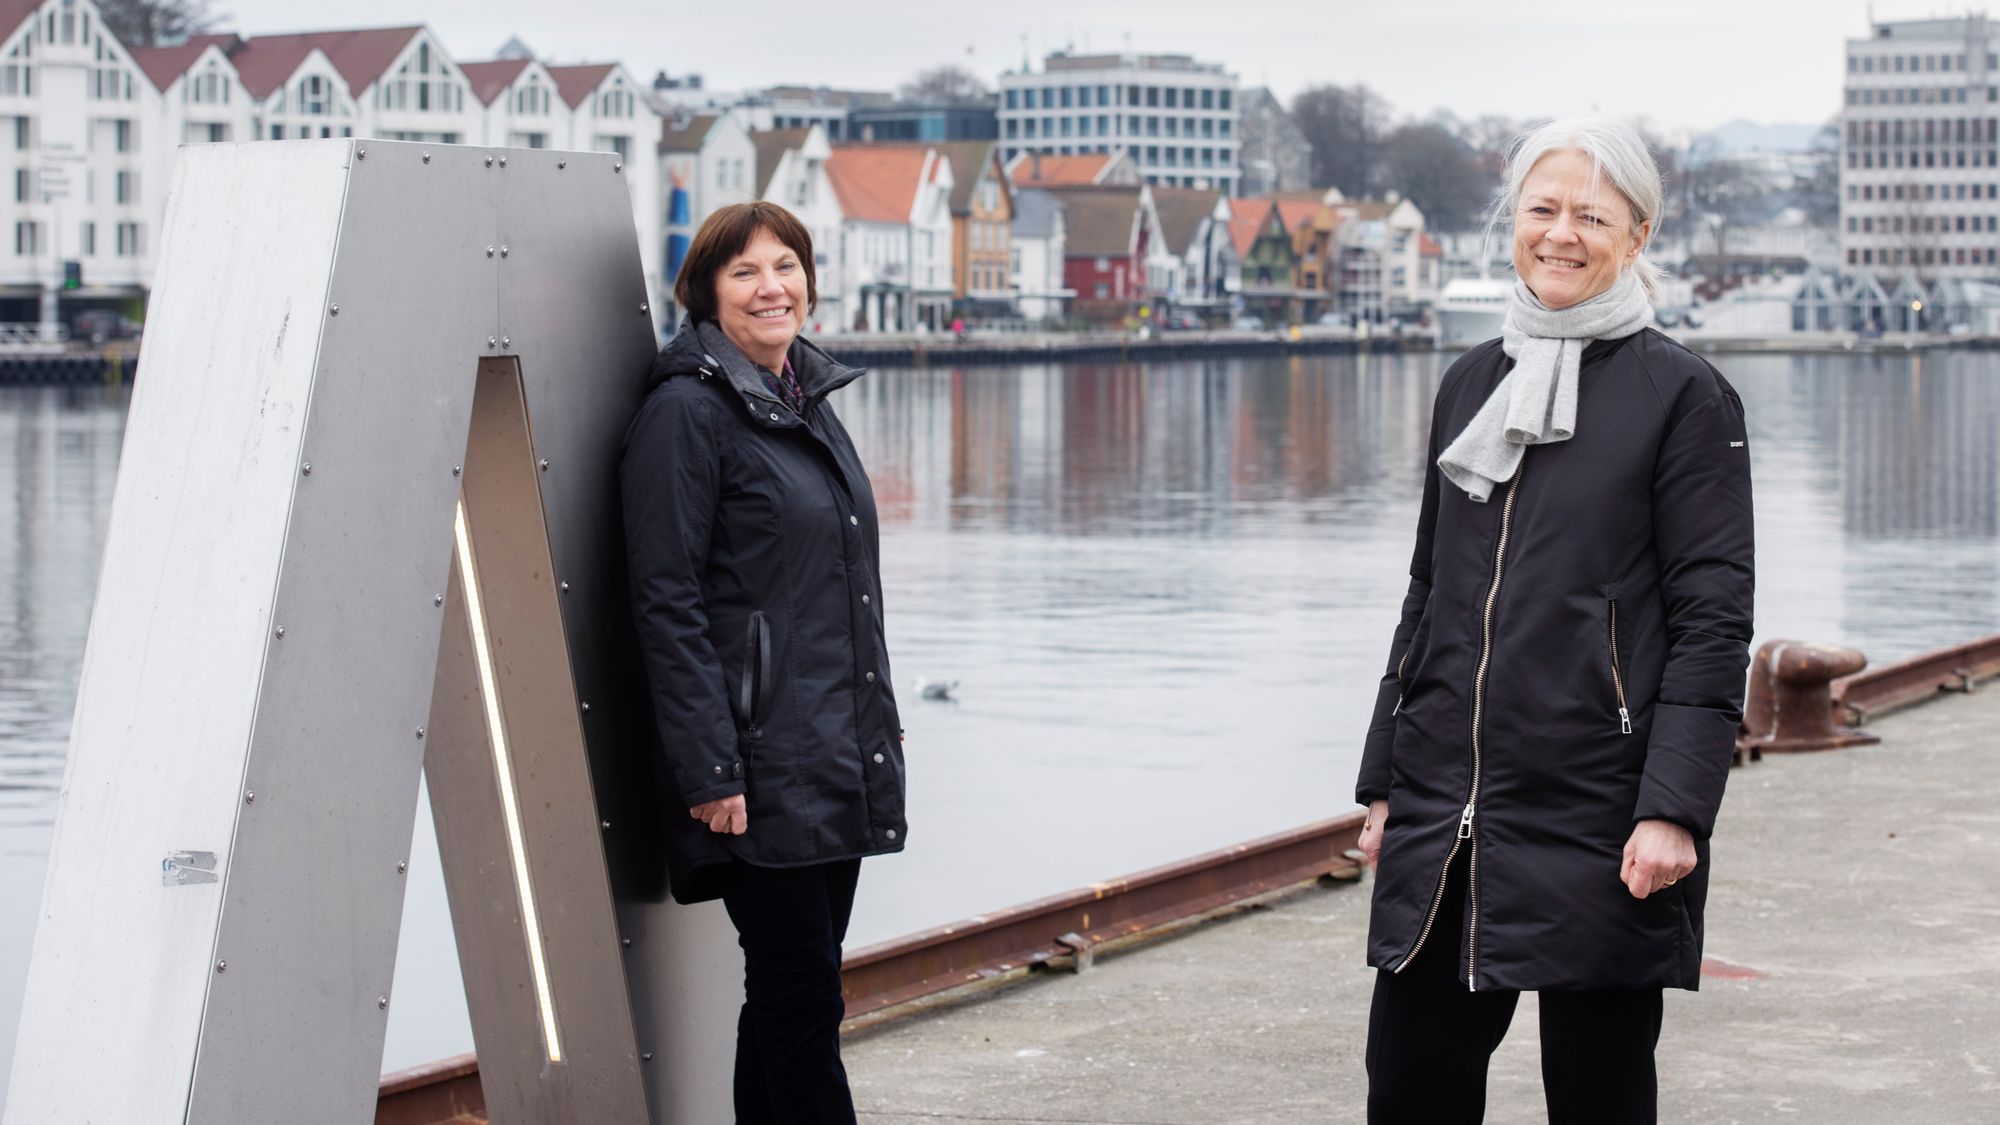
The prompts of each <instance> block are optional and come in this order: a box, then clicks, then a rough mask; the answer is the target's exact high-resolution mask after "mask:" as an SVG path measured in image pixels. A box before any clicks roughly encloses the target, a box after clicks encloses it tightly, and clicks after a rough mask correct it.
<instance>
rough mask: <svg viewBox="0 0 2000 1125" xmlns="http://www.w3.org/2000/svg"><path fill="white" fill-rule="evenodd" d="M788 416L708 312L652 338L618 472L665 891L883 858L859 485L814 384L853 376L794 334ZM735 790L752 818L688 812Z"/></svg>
mask: <svg viewBox="0 0 2000 1125" xmlns="http://www.w3.org/2000/svg"><path fill="white" fill-rule="evenodd" d="M791 362H792V370H793V371H794V372H795V373H796V374H797V376H798V378H799V381H800V384H801V386H802V387H803V388H804V390H805V393H806V400H807V401H806V406H805V409H804V412H803V414H795V413H793V412H792V410H791V409H790V408H788V407H787V406H786V405H785V404H784V403H783V402H781V401H780V400H779V398H778V396H777V395H775V394H773V393H772V392H771V390H770V389H769V388H768V387H767V386H766V385H765V382H764V379H763V376H762V374H761V373H760V372H759V371H758V369H757V368H756V367H755V366H754V365H753V364H752V363H751V362H750V360H749V359H747V358H746V357H745V356H744V355H743V353H742V352H741V351H739V350H737V348H736V347H735V346H734V345H733V344H731V343H730V342H729V339H728V337H726V336H725V335H724V334H723V333H722V330H721V329H720V328H719V327H717V326H716V325H715V324H714V323H712V322H711V323H704V324H702V325H700V326H698V327H693V328H684V329H683V330H682V331H681V332H680V333H679V334H678V335H676V336H675V337H674V338H673V340H671V341H670V342H668V344H667V346H666V347H665V348H663V349H661V351H660V354H659V357H658V359H657V360H655V362H654V365H653V375H652V379H653V386H652V389H651V391H650V392H649V394H648V395H647V397H646V400H645V402H644V404H643V405H641V406H640V408H639V413H638V415H637V416H636V417H635V418H634V419H633V421H632V425H631V429H630V430H629V431H628V432H627V434H626V437H625V448H624V459H623V464H622V467H621V470H620V484H621V490H622V493H623V495H622V502H623V506H624V514H625V543H626V557H627V563H628V566H629V569H630V579H631V590H632V612H633V617H634V621H635V624H636V627H637V632H638V638H639V648H640V653H641V656H642V659H643V662H644V664H645V671H646V681H647V685H648V688H649V698H650V700H651V703H652V710H653V715H654V719H655V722H656V725H657V728H658V731H659V740H660V750H661V752H662V754H663V755H664V758H665V761H666V763H667V765H668V767H669V769H668V774H669V780H670V785H669V788H670V789H672V790H678V794H679V799H680V801H681V806H680V807H677V808H666V809H662V810H660V812H659V815H660V816H662V817H663V818H664V819H665V820H666V822H667V825H666V828H667V833H666V835H667V842H668V869H669V877H670V879H671V886H672V891H673V895H674V897H675V898H676V899H677V900H679V901H681V902H697V901H701V900H702V899H707V898H713V897H715V896H716V895H717V894H718V893H719V885H717V883H716V880H715V879H714V878H713V876H714V874H715V871H714V869H713V866H712V865H715V864H718V863H722V862H725V861H727V860H728V859H729V858H730V857H731V856H734V857H737V858H740V859H742V860H744V861H745V862H748V863H752V864H757V865H759V866H767V867H794V866H803V865H807V864H815V863H827V862H831V861H834V860H840V859H849V858H853V857H856V856H866V855H877V854H880V853H884V852H894V851H900V850H901V849H902V847H903V844H904V840H905V838H906V836H907V826H906V825H905V823H904V821H903V750H902V739H901V728H900V724H899V722H898V718H897V712H896V700H895V696H894V693H893V692H892V691H891V689H890V677H889V657H888V648H887V644H886V641H885V638H884V634H883V627H882V583H881V577H880V570H879V567H878V565H877V559H878V557H879V548H878V541H877V529H876V522H875V497H874V493H873V491H872V490H871V489H870V488H869V485H868V476H867V474H866V473H865V472H864V471H863V470H862V467H861V460H860V458H859V457H858V456H857V455H856V453H855V451H854V443H853V442H852V441H851V440H850V439H849V438H848V436H847V431H846V429H845V428H844V427H842V425H841V424H840V419H839V418H838V417H837V416H836V415H835V414H834V412H833V409H832V408H831V407H829V406H827V405H826V401H825V400H826V396H827V394H828V393H829V392H831V391H833V390H835V389H837V388H839V387H842V386H845V385H847V384H848V383H850V382H853V381H854V379H855V378H857V377H858V376H860V374H861V372H860V371H858V370H855V369H853V368H849V367H844V366H842V365H841V364H839V363H837V362H835V361H834V359H833V358H832V357H831V356H829V355H827V354H826V353H825V352H824V351H821V350H820V349H819V348H818V347H816V346H814V345H813V344H811V343H809V342H808V341H806V340H804V339H803V338H801V339H799V340H797V341H795V342H794V343H793V345H792V349H791ZM739 793H741V794H745V796H746V800H745V804H746V806H747V808H748V811H749V831H748V832H747V833H746V834H744V835H742V836H730V835H719V834H716V833H712V832H710V831H709V830H708V827H707V826H706V825H704V824H702V823H701V822H699V821H697V820H694V819H693V818H691V817H689V816H688V815H687V809H688V808H691V807H693V806H694V805H697V804H701V803H702V802H705V801H712V800H716V799H719V798H723V797H729V796H734V795H736V794H739Z"/></svg>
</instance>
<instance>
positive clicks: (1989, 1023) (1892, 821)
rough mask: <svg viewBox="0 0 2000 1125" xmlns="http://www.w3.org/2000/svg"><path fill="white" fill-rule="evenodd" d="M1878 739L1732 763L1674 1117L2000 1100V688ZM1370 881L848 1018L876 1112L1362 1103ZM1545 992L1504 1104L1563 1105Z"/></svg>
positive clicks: (1777, 1115) (1032, 1118)
mask: <svg viewBox="0 0 2000 1125" xmlns="http://www.w3.org/2000/svg"><path fill="white" fill-rule="evenodd" d="M1870 729H1871V730H1874V731H1875V732H1876V733H1878V734H1880V735H1882V736H1883V743H1882V744H1881V745H1880V746H1872V747H1860V748H1851V749H1846V750H1837V751H1830V752H1826V753H1820V754H1810V755H1795V756H1788V757H1771V758H1766V759H1765V760H1764V761H1762V762H1760V763H1757V764H1754V765H1752V766H1750V767H1748V768H1746V769H1740V770H1737V771H1735V772H1734V774H1733V776H1732V777H1731V779H1730V787H1729V795H1728V798H1727V800H1726V802H1725V804H1724V807H1723V812H1722V818H1721V821H1720V825H1719V828H1718V831H1717V835H1716V838H1715V842H1714V849H1713V857H1712V858H1713V863H1714V868H1715V870H1714V876H1713V882H1712V885H1711V889H1710V894H1709V906H1708V940H1707V952H1708V954H1709V956H1710V957H1711V958H1714V959H1717V960H1719V961H1720V962H1724V963H1726V966H1728V967H1733V970H1740V971H1733V970H1732V969H1731V968H1724V969H1723V973H1724V975H1711V976H1709V977H1708V978H1707V979H1705V980H1704V981H1703V984H1702V989H1701V991H1700V992H1699V993H1687V992H1669V993H1668V995H1667V1015H1666V1030H1665V1033H1664V1035H1663V1037H1662V1040H1661V1044H1660V1051H1659V1059H1660V1076H1661V1086H1662V1093H1661V1120H1662V1121H1663V1122H1701V1123H1703V1125H1727V1123H1738V1122H1741V1123H1750V1122H1767V1121H1772V1122H1774V1121H1784V1122H1792V1123H1811V1125H1884V1123H1902V1122H1911V1123H1923V1125H1930V1123H1959V1122H1966V1123H1973V1122H2000V682H1991V683H1989V684H1988V685H1986V690H1985V691H1984V692H1982V693H1978V694H1974V695H1970V696H1952V697H1947V698H1944V699H1941V700H1939V701H1937V702H1934V703H1930V704H1926V705H1924V706H1921V707H1918V708H1914V709H1912V710H1909V711H1905V712H1902V713H1899V714H1895V715H1891V716H1888V717H1886V718H1884V719H1881V720H1879V721H1878V722H1877V723H1876V724H1874V725H1873V726H1872V727H1871V728H1870ZM1366 898H1367V887H1366V884H1363V885H1362V886H1360V887H1353V886H1335V887H1330V888H1314V889H1308V890H1304V891H1301V892H1299V893H1296V894H1292V895H1289V896H1286V897H1283V898H1281V899H1278V900H1275V901H1271V902H1269V903H1267V904H1265V905H1263V906H1262V907H1259V908H1257V909H1252V910H1249V911H1245V912H1242V913H1239V914H1235V915H1232V916H1229V917H1227V918H1224V919H1220V920H1215V921H1209V922H1204V923H1200V924H1198V925H1195V926H1193V927H1190V928H1188V929H1186V930H1184V931H1182V932H1181V933H1179V934H1178V935H1176V936H1173V937H1170V938H1165V939H1162V940H1158V941H1154V942H1150V943H1146V944H1142V945H1139V946H1136V947H1134V948H1132V949H1130V950H1128V951H1125V952H1122V953H1116V954H1100V956H1099V958H1098V961H1097V966H1096V967H1095V968H1094V969H1092V970H1091V971H1090V972H1088V973H1085V974H1082V975H1080V976H1072V975H1068V974H1043V975H1037V976H1035V977H1032V978H1030V979H1028V980H1026V981H1023V982H1021V983H1018V984H1015V985H1012V986H1007V987H1002V988H997V989H993V990H989V991H987V992H984V993H981V994H978V995H977V996H975V997H972V998H969V999H965V1000H960V1001H955V1002H947V1003H943V1004H939V1005H934V1006H932V1007H931V1008H930V1009H928V1010H926V1011H924V1012H921V1013H918V1014H915V1015H911V1016H906V1017H903V1018H900V1019H896V1020H891V1021H888V1022H884V1023H880V1024H877V1025H875V1026H873V1027H869V1028H861V1029H856V1030H854V1031H851V1032H850V1033H849V1035H848V1037H847V1043H846V1047H845V1053H846V1058H847V1063H848V1070H849V1073H850V1075H851V1077H852V1080H853V1083H854V1089H855V1100H856V1105H857V1108H858V1109H859V1110H860V1117H861V1120H862V1122H864V1123H865V1125H919V1123H932V1122H940V1121H944V1122H953V1121H965V1122H1064V1123H1073V1125H1223V1123H1265V1122H1287V1123H1289V1122H1349V1121H1357V1122H1358V1121H1360V1120H1362V1117H1363V1114H1362V1105H1363V1100H1364V1093H1365V1089H1366V1082H1365V1076H1364V1075H1363V1073H1362V1066H1361V1052H1362V1046H1363V1040H1364V1037H1365V1032H1366V1019H1367V1005H1368V994H1369V989H1370V987H1371V984H1372V974H1371V971H1370V970H1368V969H1366V968H1364V967H1363V965H1362V940H1363V934H1364V932H1365V929H1366V924H1367V919H1366V907H1367V901H1366ZM1535 1013H1536V1009H1535V1004H1534V1002H1533V999H1532V998H1524V999H1523V1002H1522V1004H1521V1007H1520V1009H1519V1012H1518V1013H1517V1015H1516V1016H1515V1020H1514V1026H1513V1030H1512V1032H1511V1033H1510V1035H1509V1037H1508V1039H1507V1042H1506V1043H1505V1045H1503V1046H1502V1048H1501V1049H1500V1051H1499V1053H1498V1054H1497V1055H1496V1056H1495V1058H1494V1068H1493V1075H1492V1080H1491V1085H1490V1100H1489V1109H1488V1113H1487V1120H1488V1121H1489V1122H1495V1123H1501V1125H1512V1123H1524V1122H1533V1121H1540V1120H1543V1119H1544V1113H1543V1110H1542V1104H1541V1083H1540V1076H1539V1071H1538V1066H1539V1046H1538V1043H1537V1036H1536V1034H1535Z"/></svg>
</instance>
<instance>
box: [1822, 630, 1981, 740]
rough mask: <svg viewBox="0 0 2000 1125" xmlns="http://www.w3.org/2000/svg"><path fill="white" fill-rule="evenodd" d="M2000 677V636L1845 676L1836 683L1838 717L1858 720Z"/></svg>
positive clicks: (1835, 702)
mask: <svg viewBox="0 0 2000 1125" xmlns="http://www.w3.org/2000/svg"><path fill="white" fill-rule="evenodd" d="M1995 676H2000V634H1995V635H1994V636H1990V637H1983V638H1981V639H1979V640H1976V641H1967V642H1966V643H1965V644H1962V645H1953V646H1952V647H1950V648H1944V649H1938V650H1937V651H1935V652H1927V653H1923V654H1921V655H1918V656H1913V657H1911V658H1909V659H1908V660H1899V661H1897V662H1896V663H1894V664H1885V665H1883V666H1882V667H1880V668H1870V669H1867V670H1865V671H1861V672H1856V673H1855V674H1854V675H1852V676H1843V677H1841V678H1840V679H1838V680H1835V681H1833V684H1832V685H1831V688H1832V694H1833V705H1834V709H1835V718H1836V719H1837V720H1842V721H1846V722H1851V723H1855V724H1857V725H1858V724H1860V723H1864V722H1866V721H1867V720H1869V719H1872V718H1879V717H1881V716H1882V715H1885V714H1887V713H1888V712H1890V711H1894V710H1896V709H1898V708H1900V707H1907V706H1909V705H1910V704H1913V703H1920V702H1922V701H1924V700H1926V699H1930V698H1931V697H1933V696H1935V695H1937V694H1938V693H1939V692H1943V691H1970V690H1971V689H1972V686H1973V685H1974V684H1976V683H1978V682H1979V681H1981V680H1986V679H1991V678H1993V677H1995Z"/></svg>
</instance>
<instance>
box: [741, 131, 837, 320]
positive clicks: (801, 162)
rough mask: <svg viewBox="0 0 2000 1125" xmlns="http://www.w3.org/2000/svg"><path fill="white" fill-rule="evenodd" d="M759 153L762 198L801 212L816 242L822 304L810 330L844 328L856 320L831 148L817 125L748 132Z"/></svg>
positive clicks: (817, 281)
mask: <svg viewBox="0 0 2000 1125" xmlns="http://www.w3.org/2000/svg"><path fill="white" fill-rule="evenodd" d="M750 141H751V144H752V145H753V146H754V147H755V149H756V152H757V186H758V189H759V198H761V199H763V200H765V201H766V202H770V203H775V204H777V205H778V206H780V207H783V208H784V209H785V210H787V211H790V212H791V213H792V214H794V215H796V216H798V220H799V222H801V223H803V224H805V228H806V231H807V233H809V234H811V235H812V241H813V282H814V285H815V286H816V287H817V289H818V290H819V305H818V307H817V308H815V309H814V310H813V313H812V322H811V324H810V325H809V326H808V330H809V331H810V332H812V334H813V335H815V336H818V335H823V334H825V333H829V332H844V331H846V330H847V329H848V328H849V327H850V326H851V325H852V323H853V318H852V314H851V313H849V312H848V304H847V301H846V299H845V298H846V294H847V286H846V278H845V276H844V271H843V270H842V268H841V265H842V260H841V252H840V247H841V237H842V226H843V220H844V218H845V215H844V214H843V213H842V211H841V209H840V199H839V197H838V196H836V195H835V194H834V190H833V181H832V179H831V178H829V177H828V176H827V172H826V162H827V158H828V157H830V156H832V155H833V147H832V145H830V144H829V143H828V142H827V139H826V130H824V129H822V128H820V127H819V126H818V125H813V126H810V127H807V128H803V129H772V130H768V131H766V132H761V133H752V134H750Z"/></svg>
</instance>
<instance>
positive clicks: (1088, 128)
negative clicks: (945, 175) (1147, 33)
mask: <svg viewBox="0 0 2000 1125" xmlns="http://www.w3.org/2000/svg"><path fill="white" fill-rule="evenodd" d="M1240 109H1241V107H1240V105H1239V98H1238V83H1237V79H1236V75H1234V74H1231V73H1230V72H1229V71H1227V70H1225V69H1223V67H1222V65H1221V64H1220V63H1207V62H1198V61H1196V60H1195V59H1194V58H1192V57H1190V56H1188V55H1139V54H1131V53H1126V54H1112V55H1071V54H1068V53H1066V52H1062V51H1058V52H1056V53H1054V54H1051V55H1049V56H1048V57H1047V58H1046V59H1045V60H1043V64H1042V69H1041V70H1039V71H1033V70H1022V71H1019V72H1011V71H1010V72H1008V73H1006V74H1003V75H1001V76H1000V143H1001V145H1002V149H1003V152H1004V155H1005V158H1006V159H1008V160H1011V159H1013V157H1014V156H1016V155H1017V154H1020V153H1032V152H1040V153H1043V154H1054V155H1078V154H1084V153H1099V154H1108V153H1112V152H1116V151H1119V150H1121V149H1122V150H1124V151H1125V152H1126V153H1128V154H1129V155H1130V156H1131V158H1132V161H1133V163H1134V164H1136V165H1137V166H1138V169H1139V174H1140V176H1141V178H1143V179H1144V180H1145V181H1146V182H1147V183H1150V184H1158V185H1164V186H1168V187H1190V188H1215V189H1218V190H1220V191H1222V192H1223V193H1224V194H1228V195H1234V194H1236V193H1237V191H1238V190H1239V187H1240V185H1241V182H1242V172H1241V170H1240V168H1239V166H1238V163H1239V162H1238V159H1237V154H1238V151H1239V147H1238V142H1239V129H1238V123H1239V120H1240Z"/></svg>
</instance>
